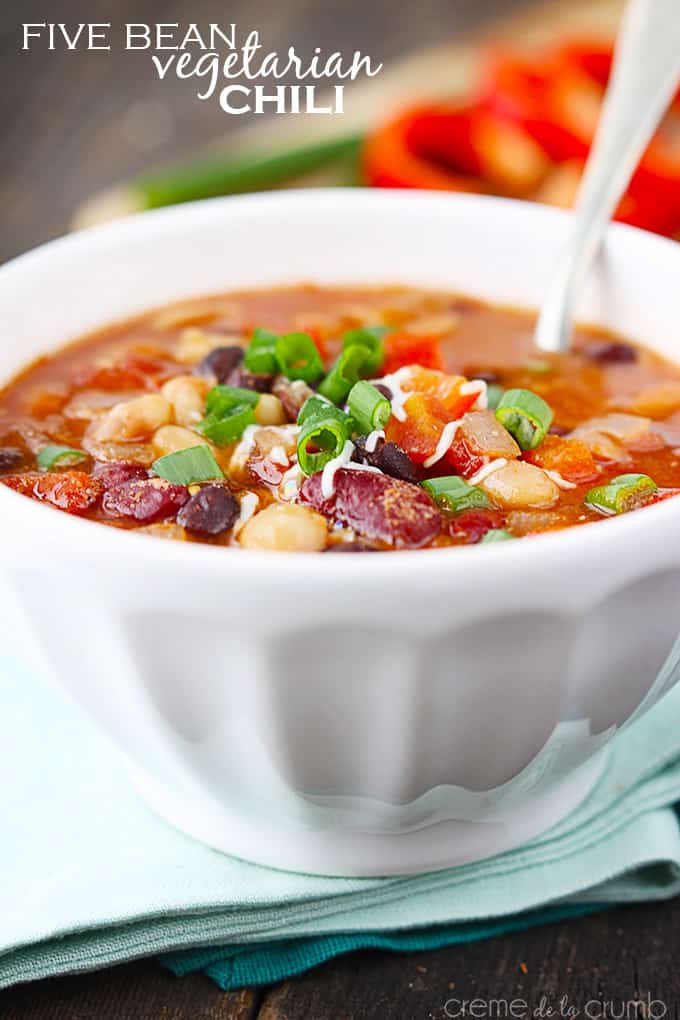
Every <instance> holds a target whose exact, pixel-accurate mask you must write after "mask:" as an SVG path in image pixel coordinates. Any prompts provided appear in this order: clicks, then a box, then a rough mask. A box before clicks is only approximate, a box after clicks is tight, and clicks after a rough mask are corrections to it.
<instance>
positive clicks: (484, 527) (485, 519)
mask: <svg viewBox="0 0 680 1020" xmlns="http://www.w3.org/2000/svg"><path fill="white" fill-rule="evenodd" d="M502 527H503V515H502V514H500V513H498V512H497V511H496V510H484V509H478V510H476V509H470V510H461V512H460V513H458V514H456V516H455V517H454V518H453V520H452V521H451V523H450V525H449V531H450V533H451V534H452V535H453V536H455V537H460V538H464V539H465V541H466V543H467V544H468V545H474V544H476V543H477V542H481V540H482V539H483V538H484V536H485V535H486V533H487V531H491V530H492V529H493V528H502Z"/></svg>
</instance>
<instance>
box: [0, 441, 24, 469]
mask: <svg viewBox="0 0 680 1020" xmlns="http://www.w3.org/2000/svg"><path fill="white" fill-rule="evenodd" d="M23 461H24V453H23V450H20V449H19V448H18V447H17V446H0V471H13V470H14V468H18V467H19V465H20V464H23Z"/></svg>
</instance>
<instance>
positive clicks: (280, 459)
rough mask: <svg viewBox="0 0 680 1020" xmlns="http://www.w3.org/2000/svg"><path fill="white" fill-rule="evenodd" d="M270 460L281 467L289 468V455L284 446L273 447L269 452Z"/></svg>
mask: <svg viewBox="0 0 680 1020" xmlns="http://www.w3.org/2000/svg"><path fill="white" fill-rule="evenodd" d="M269 459H270V460H271V461H273V462H274V463H275V464H279V465H280V466H281V467H287V466H288V454H287V453H286V451H285V450H284V448H283V447H282V446H272V448H271V450H270V451H269Z"/></svg>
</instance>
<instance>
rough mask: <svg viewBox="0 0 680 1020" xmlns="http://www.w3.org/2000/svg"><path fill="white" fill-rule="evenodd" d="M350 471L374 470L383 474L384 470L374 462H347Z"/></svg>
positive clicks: (375, 472)
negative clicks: (374, 464)
mask: <svg viewBox="0 0 680 1020" xmlns="http://www.w3.org/2000/svg"><path fill="white" fill-rule="evenodd" d="M345 467H346V469H347V470H348V471H372V472H373V473H374V474H376V475H381V474H382V473H383V472H382V471H381V470H380V468H377V467H373V465H372V464H354V463H352V464H345Z"/></svg>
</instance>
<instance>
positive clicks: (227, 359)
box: [195, 347, 243, 383]
mask: <svg viewBox="0 0 680 1020" xmlns="http://www.w3.org/2000/svg"><path fill="white" fill-rule="evenodd" d="M242 361H243V349H242V348H241V347H216V348H215V350H214V351H211V352H210V354H208V355H207V356H206V357H205V358H204V359H203V361H201V363H200V364H199V365H197V366H196V369H195V372H196V374H197V375H214V376H215V377H216V378H217V381H218V383H225V382H226V381H227V379H228V378H229V376H230V375H231V373H232V372H233V371H234V369H235V368H238V366H239V365H240V364H241V362H242Z"/></svg>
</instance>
